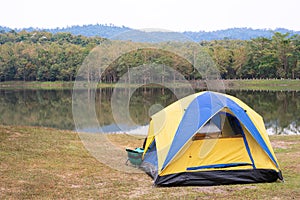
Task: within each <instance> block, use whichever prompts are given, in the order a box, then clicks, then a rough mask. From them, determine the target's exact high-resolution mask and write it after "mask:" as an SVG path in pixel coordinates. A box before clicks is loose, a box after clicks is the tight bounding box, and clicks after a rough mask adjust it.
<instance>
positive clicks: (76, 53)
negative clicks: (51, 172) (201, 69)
mask: <svg viewBox="0 0 300 200" xmlns="http://www.w3.org/2000/svg"><path fill="white" fill-rule="evenodd" d="M104 41H107V39H104V38H100V37H85V36H82V35H72V34H70V33H55V34H53V33H50V32H46V31H33V32H27V31H21V32H16V31H14V30H11V31H9V32H6V31H2V32H1V33H0V81H11V80H19V81H58V80H60V81H73V80H74V79H75V76H76V72H77V70H78V68H79V67H80V66H81V64H82V62H83V61H84V59H85V57H86V56H87V55H88V54H89V52H90V51H91V50H92V49H93V48H94V47H96V46H97V45H101V44H102V42H104ZM124 43H125V45H126V42H125V41H124ZM127 43H128V44H129V43H130V42H127ZM199 45H200V46H201V47H202V48H203V50H204V51H205V52H207V53H208V54H209V55H210V56H211V58H212V59H213V61H214V62H215V64H216V67H217V68H218V70H219V71H220V75H221V77H222V78H223V79H236V78H292V79H295V78H300V62H299V59H300V36H299V35H297V34H290V33H285V34H283V33H279V32H275V33H274V34H273V36H272V37H271V38H265V37H258V38H254V39H251V40H231V39H228V38H227V39H223V40H212V41H202V42H200V43H199ZM186 51H189V49H188V46H187V47H186ZM170 58H171V59H170ZM141 59H143V60H141ZM145 61H146V62H155V63H159V64H168V65H169V66H173V67H174V68H175V69H176V70H177V71H179V72H180V73H181V74H183V75H184V76H185V77H186V78H187V79H189V80H191V79H200V78H201V76H200V75H199V74H196V73H195V72H193V70H192V69H191V68H192V67H193V66H191V63H187V62H186V61H184V60H182V59H181V58H180V56H174V55H171V54H169V53H168V52H164V51H160V52H157V51H154V52H151V51H150V50H143V51H142V50H137V51H136V52H132V53H131V54H130V55H124V57H121V58H119V59H118V61H117V62H114V63H112V65H111V66H110V68H109V70H108V71H105V72H104V73H103V76H102V80H103V81H104V82H116V81H118V78H119V77H121V76H122V75H123V74H124V73H125V72H126V69H128V68H131V67H136V66H139V65H140V64H141V63H143V62H145Z"/></svg>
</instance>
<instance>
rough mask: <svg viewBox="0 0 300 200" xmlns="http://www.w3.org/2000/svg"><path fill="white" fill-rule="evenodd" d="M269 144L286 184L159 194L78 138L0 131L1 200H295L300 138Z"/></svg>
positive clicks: (120, 138)
mask: <svg viewBox="0 0 300 200" xmlns="http://www.w3.org/2000/svg"><path fill="white" fill-rule="evenodd" d="M108 138H109V139H110V140H111V142H112V143H113V144H117V145H119V146H120V148H125V147H132V148H133V147H136V146H141V145H142V143H143V140H142V139H140V138H136V137H132V136H128V135H110V136H109V137H108ZM271 140H272V142H273V144H275V151H276V155H277V157H278V159H279V162H280V164H281V167H282V169H283V175H284V177H285V180H286V182H285V183H280V182H275V183H267V184H250V185H227V186H214V187H172V188H157V187H153V186H152V180H151V178H150V177H148V176H147V175H146V174H144V173H125V172H122V171H119V170H114V169H112V168H110V167H108V166H107V165H105V164H102V163H101V162H100V161H98V160H97V159H95V158H94V157H93V156H91V155H90V154H89V152H88V151H87V150H86V149H85V148H84V146H83V144H82V142H81V140H80V138H79V136H78V134H77V133H74V132H71V131H61V130H56V129H49V128H38V127H22V126H19V127H12V126H0V199H299V198H300V175H299V174H300V167H299V166H300V136H275V137H271ZM276 144H278V145H277V146H276ZM124 150H125V149H124Z"/></svg>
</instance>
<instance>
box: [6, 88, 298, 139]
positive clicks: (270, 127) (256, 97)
mask: <svg viewBox="0 0 300 200" xmlns="http://www.w3.org/2000/svg"><path fill="white" fill-rule="evenodd" d="M120 92H121V93H120V95H122V92H123V93H126V90H125V89H124V90H123V91H120ZM226 92H227V93H228V94H231V95H234V96H236V97H237V98H239V99H241V100H242V101H244V102H245V103H246V104H248V105H249V106H250V107H252V108H253V109H254V110H256V111H257V112H258V113H259V114H261V115H262V116H263V118H264V121H265V125H266V127H267V131H268V133H269V134H300V115H299V113H300V92H296V91H284V92H267V91H236V90H235V91H226ZM112 93H113V88H105V89H99V90H97V92H96V99H95V101H96V103H95V106H96V112H97V113H96V114H97V117H98V121H99V124H100V125H101V127H102V129H103V130H104V131H107V132H111V131H119V128H118V126H116V125H115V121H114V118H113V115H112V110H111V96H112ZM86 98H87V99H88V98H89V97H88V96H87V97H86ZM176 100H177V98H176V96H175V95H174V94H173V92H171V91H170V90H168V89H162V88H140V89H138V90H136V91H135V92H134V93H133V95H132V96H131V98H130V102H129V112H130V117H131V118H132V120H133V121H134V123H136V124H137V125H138V126H140V125H146V124H147V123H148V121H149V112H150V113H151V109H152V110H153V108H154V106H153V105H155V106H156V107H155V108H156V109H161V108H163V107H166V106H167V105H169V104H171V103H172V102H174V101H176ZM82 103H86V102H82ZM154 110H155V109H154ZM0 124H5V125H31V126H45V127H54V128H59V129H69V130H74V128H75V126H74V121H73V116H72V91H71V90H0ZM129 128H134V127H130V126H129V127H128V129H129ZM91 131H93V130H92V128H91ZM143 131H145V129H143Z"/></svg>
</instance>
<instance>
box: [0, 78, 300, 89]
mask: <svg viewBox="0 0 300 200" xmlns="http://www.w3.org/2000/svg"><path fill="white" fill-rule="evenodd" d="M222 81H223V82H224V85H225V88H226V89H238V90H240V89H242V90H272V91H291V90H293V91H295V90H299V89H300V80H295V79H293V80H291V79H282V80H280V79H251V80H246V79H244V80H242V79H240V80H238V79H237V80H222ZM73 85H74V82H73V81H71V82H63V81H55V82H38V81H28V82H23V81H7V82H0V89H72V88H73ZM128 86H130V87H135V86H137V85H134V84H131V85H126V84H119V85H118V87H128ZM188 86H189V85H188ZM78 87H80V88H86V87H87V83H80V82H79V83H78ZM97 87H98V88H111V87H116V84H115V83H99V84H98V85H97ZM147 87H157V85H155V84H154V85H148V86H147ZM172 87H176V88H180V87H186V85H184V84H180V83H178V84H175V85H174V84H173V85H172ZM195 87H200V88H197V89H205V82H204V81H200V82H199V84H198V85H197V86H195Z"/></svg>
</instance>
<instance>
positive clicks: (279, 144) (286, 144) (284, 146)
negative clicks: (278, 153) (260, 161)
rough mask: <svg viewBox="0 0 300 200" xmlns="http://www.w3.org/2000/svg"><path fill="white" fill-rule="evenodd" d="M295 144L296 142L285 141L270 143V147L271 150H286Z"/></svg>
mask: <svg viewBox="0 0 300 200" xmlns="http://www.w3.org/2000/svg"><path fill="white" fill-rule="evenodd" d="M294 144H296V142H287V141H272V142H271V145H272V147H273V148H280V149H288V148H291V145H294Z"/></svg>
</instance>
